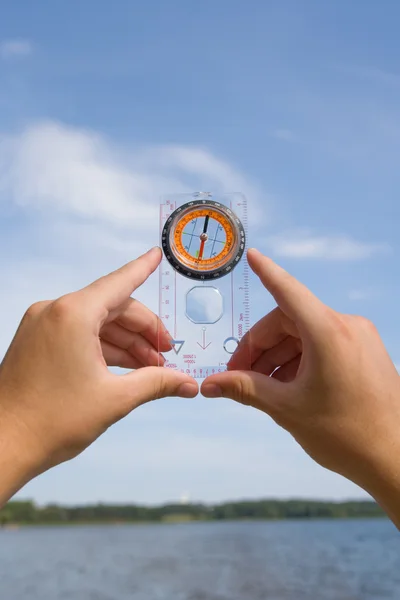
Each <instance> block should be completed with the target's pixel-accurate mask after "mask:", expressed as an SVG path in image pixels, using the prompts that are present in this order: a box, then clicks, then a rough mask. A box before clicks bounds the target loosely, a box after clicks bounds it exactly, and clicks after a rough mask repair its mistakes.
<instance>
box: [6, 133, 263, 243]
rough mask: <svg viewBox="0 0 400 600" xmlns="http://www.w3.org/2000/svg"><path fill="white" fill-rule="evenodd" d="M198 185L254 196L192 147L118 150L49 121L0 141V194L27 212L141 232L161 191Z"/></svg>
mask: <svg viewBox="0 0 400 600" xmlns="http://www.w3.org/2000/svg"><path fill="white" fill-rule="evenodd" d="M204 188H206V189H207V190H208V189H210V188H211V191H216V192H220V191H241V192H243V193H245V194H246V195H247V196H251V197H252V198H254V196H255V195H256V191H255V189H254V188H253V186H251V185H249V183H248V182H247V180H246V179H245V178H244V177H243V176H242V175H240V174H239V173H238V172H237V171H236V170H234V169H233V168H232V167H231V166H230V165H229V164H227V163H226V162H224V161H223V160H220V159H218V158H217V157H215V156H214V155H212V154H211V153H209V152H207V151H206V150H203V149H199V148H196V147H185V146H155V147H151V148H146V149H143V148H140V149H126V148H125V149H122V148H117V147H115V146H113V144H112V143H110V142H109V141H108V140H106V139H105V138H103V137H102V136H100V135H98V134H96V133H94V132H91V131H87V130H82V129H76V128H72V127H67V126H65V125H63V124H60V123H54V122H42V123H36V124H34V125H32V126H31V127H28V128H27V129H24V130H23V131H22V132H21V133H20V134H18V135H15V136H12V137H4V136H3V137H2V138H0V192H1V191H3V195H4V196H7V197H11V199H12V200H13V202H15V203H16V204H17V205H19V206H23V207H25V208H26V209H28V210H29V209H35V210H42V211H46V212H47V211H49V210H50V211H52V213H53V214H54V215H56V214H57V213H58V214H59V215H60V214H64V215H69V216H73V217H76V218H85V219H90V220H92V221H95V222H101V221H102V222H104V223H107V225H108V226H109V225H110V224H112V225H118V226H120V227H124V228H126V227H132V225H133V224H134V225H135V228H136V230H139V229H140V230H141V231H143V230H146V229H149V228H150V229H151V228H152V226H153V224H154V223H155V222H157V219H158V203H159V198H160V195H161V194H166V193H170V192H192V191H196V190H198V189H204Z"/></svg>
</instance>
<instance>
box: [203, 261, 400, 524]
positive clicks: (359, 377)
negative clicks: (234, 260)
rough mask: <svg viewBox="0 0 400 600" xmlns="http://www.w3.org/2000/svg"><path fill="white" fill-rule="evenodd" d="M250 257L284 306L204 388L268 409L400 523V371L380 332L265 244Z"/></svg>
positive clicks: (210, 394)
mask: <svg viewBox="0 0 400 600" xmlns="http://www.w3.org/2000/svg"><path fill="white" fill-rule="evenodd" d="M248 260H249V263H250V266H251V268H252V269H253V271H254V272H255V273H256V274H257V275H258V277H259V278H260V280H261V282H262V283H263V285H264V286H265V288H266V289H267V290H268V291H269V292H270V293H271V294H272V296H273V297H274V299H275V301H276V303H277V307H276V308H275V309H274V310H273V311H272V312H270V313H269V314H268V315H266V316H265V317H264V318H263V319H261V320H260V321H259V322H258V323H257V324H256V325H254V327H253V328H252V330H251V331H250V332H249V334H248V335H246V336H245V337H244V338H243V339H242V341H241V343H240V344H239V346H238V348H237V350H236V352H235V354H234V355H233V356H232V358H231V361H230V363H229V365H228V371H226V372H224V373H220V374H216V375H213V376H211V377H209V378H207V379H206V380H205V381H204V382H203V385H202V388H201V391H202V394H203V395H204V396H206V397H209V398H211V397H226V398H232V399H233V400H236V401H238V402H241V403H243V404H246V405H250V406H253V407H255V408H257V409H259V410H261V411H263V412H265V413H267V414H268V415H269V416H270V417H272V419H273V420H274V421H275V422H276V423H277V424H278V425H280V426H281V427H283V428H284V429H286V430H287V431H289V432H290V433H291V434H292V436H293V437H294V438H295V439H296V440H297V442H298V443H299V444H300V445H301V446H302V447H303V449H304V450H305V451H306V452H307V453H308V454H309V455H310V456H311V457H312V458H313V459H314V460H315V461H316V462H317V463H319V464H320V465H322V466H323V467H325V468H327V469H330V470H331V471H335V472H336V473H339V474H341V475H343V476H344V477H346V478H348V479H349V480H351V481H353V482H354V483H356V484H357V485H359V486H360V487H362V488H363V489H364V490H366V491H367V492H368V493H369V494H371V495H372V496H373V497H374V498H375V499H376V501H377V502H378V503H379V504H380V505H381V506H382V508H383V509H384V510H385V511H386V512H387V514H388V515H389V516H390V518H391V519H392V520H393V522H394V523H395V524H396V525H397V527H398V528H400V458H399V457H400V435H399V432H400V377H399V375H398V373H397V370H396V368H395V366H394V364H393V362H392V360H391V359H390V357H389V355H388V353H387V351H386V349H385V347H384V345H383V343H382V340H381V338H380V336H379V334H378V332H377V330H376V329H375V327H374V325H373V324H372V323H371V322H370V321H368V320H367V319H364V318H362V317H357V316H351V315H345V314H340V313H338V312H335V311H334V310H332V309H331V308H329V307H327V306H326V305H324V304H323V303H322V302H321V301H320V300H318V298H316V297H315V296H314V295H313V294H312V293H311V292H310V291H309V290H308V289H307V288H306V287H304V286H303V285H302V284H301V283H299V282H298V281H297V280H296V279H294V278H293V277H292V276H291V275H289V274H288V273H287V272H286V271H284V270H283V269H282V268H280V267H279V266H278V265H276V264H275V263H274V262H273V261H272V260H270V259H269V258H267V257H265V256H263V255H262V254H261V253H260V252H258V251H257V250H254V249H252V250H249V252H248ZM250 365H251V368H250Z"/></svg>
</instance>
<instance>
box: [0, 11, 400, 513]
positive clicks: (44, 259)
mask: <svg viewBox="0 0 400 600" xmlns="http://www.w3.org/2000/svg"><path fill="white" fill-rule="evenodd" d="M399 17H400V7H399V6H397V4H396V3H395V2H392V1H389V0H386V1H381V2H379V3H378V2H371V1H368V0H365V1H363V2H361V1H359V2H356V1H355V2H347V1H341V0H338V1H336V2H335V3H333V2H332V3H327V2H319V1H317V0H314V1H307V0H304V1H303V2H301V3H300V2H296V1H295V0H293V1H290V0H279V1H278V0H276V1H269V2H264V1H262V0H258V1H257V0H254V1H253V2H251V3H245V2H239V1H237V0H229V1H228V0H217V1H214V2H211V1H204V2H198V3H194V2H184V1H183V0H182V1H179V2H177V1H173V0H172V1H169V2H163V1H162V0H157V1H156V0H147V1H146V2H142V3H138V2H137V3H135V2H129V1H128V0H115V1H113V2H106V1H102V0H96V2H94V1H92V0H85V2H82V1H79V2H78V1H77V0H70V1H69V2H68V3H61V2H55V1H54V0H52V1H50V0H49V1H43V0H42V1H41V0H37V1H36V2H35V3H32V2H29V1H28V0H26V1H25V2H23V1H21V0H15V2H14V3H8V5H7V6H6V5H5V6H4V7H3V8H2V18H1V22H0V204H1V210H2V219H1V221H0V250H1V253H0V269H1V271H2V274H3V277H2V279H3V286H4V287H3V290H5V291H4V292H3V294H2V295H1V306H2V309H3V318H4V323H2V333H1V336H0V346H1V350H2V351H5V349H6V348H7V345H8V343H9V341H10V339H11V337H12V334H13V331H14V329H15V327H16V326H17V324H18V321H19V319H20V317H21V315H22V313H23V311H24V310H25V308H26V306H27V305H28V304H29V303H31V302H33V301H34V300H37V299H40V298H47V297H54V296H56V295H58V294H61V293H63V292H66V291H69V290H70V289H76V288H77V287H79V286H81V285H84V284H85V283H87V282H88V281H91V280H92V279H93V278H95V277H97V276H98V275H101V274H103V273H104V272H107V271H109V270H110V269H112V268H114V267H116V266H119V265H120V264H122V263H123V262H126V261H127V260H130V259H131V258H132V257H134V256H136V255H137V254H138V253H139V252H141V251H142V250H144V249H145V248H147V247H148V246H149V245H153V244H154V243H157V241H158V239H157V236H158V228H157V222H156V220H155V219H154V215H155V214H156V213H157V203H158V198H159V195H160V194H163V193H166V192H170V191H178V192H179V191H189V190H196V189H215V190H222V189H223V190H227V191H232V190H235V191H242V192H244V193H245V194H246V195H247V197H248V200H249V202H250V207H251V210H252V211H253V215H254V217H253V223H252V227H251V245H254V246H257V247H258V248H259V249H260V250H262V251H264V252H266V253H268V254H270V255H271V256H272V257H273V258H275V259H276V260H277V261H278V262H279V263H280V264H282V265H283V266H284V267H286V268H287V269H288V270H289V271H291V272H292V273H293V274H294V275H296V276H297V277H299V278H300V279H301V280H302V281H303V282H305V283H306V284H307V285H308V286H310V288H311V289H312V290H313V291H314V292H315V293H316V294H317V295H318V296H320V297H321V298H322V299H323V300H324V301H326V302H327V303H328V304H330V305H331V306H333V307H335V308H336V309H338V310H341V311H344V312H351V313H361V314H364V315H366V316H368V317H369V318H371V319H372V320H373V321H374V322H375V323H376V325H377V326H378V329H379V331H380V333H381V335H382V337H383V339H384V341H385V343H386V345H387V347H388V349H389V352H390V354H391V356H392V358H393V360H394V361H395V362H396V363H400V342H399V332H398V327H397V324H396V323H397V320H396V317H395V315H396V314H397V307H398V304H399V300H400V283H399V278H398V277H397V273H398V265H397V256H398V248H399V242H398V232H397V230H398V223H399V217H400V204H399V202H398V188H399V184H400V175H399V169H398V168H397V160H398V156H399V151H400V108H399V106H400V102H399V100H400V58H399V56H400V52H399V50H400V42H399V41H398V27H397V24H398V22H399ZM156 286H157V282H156V281H154V280H153V281H151V282H149V284H148V286H146V288H145V289H143V290H142V291H141V297H142V299H143V300H145V301H147V303H148V304H149V306H151V307H152V308H153V309H155V308H156V307H155V306H154V305H153V300H154V290H155V289H156ZM272 306H273V302H272V301H271V298H270V297H269V296H268V295H267V294H266V293H265V292H263V290H262V289H261V288H260V286H259V285H257V283H256V282H254V285H253V305H252V309H253V319H254V320H255V319H257V318H259V317H260V316H261V315H262V314H264V313H265V312H267V311H268V310H269V309H270V308H272ZM183 493H188V494H189V495H190V497H191V498H193V499H194V500H205V501H218V500H223V499H227V498H241V497H261V496H281V497H287V496H312V497H334V498H343V497H357V496H360V495H362V492H361V491H360V490H358V488H356V487H355V486H353V485H352V484H350V483H348V482H346V481H345V480H343V479H342V478H340V477H338V476H336V475H333V474H330V473H328V472H326V471H324V470H323V469H321V468H320V467H318V466H317V465H314V464H313V463H312V462H311V460H310V459H308V457H307V456H305V455H303V453H302V452H301V450H300V449H299V448H298V447H297V445H296V444H295V443H294V442H293V441H292V440H291V438H290V436H289V435H288V434H286V433H285V432H283V431H282V430H281V429H279V428H277V427H276V426H275V425H274V424H273V423H271V421H270V420H269V419H268V417H266V416H264V415H262V414H260V413H257V412H256V411H255V410H253V409H246V408H244V407H241V406H237V405H235V404H233V403H231V402H229V401H227V400H217V401H216V400H214V401H210V400H204V399H202V398H198V399H196V400H195V401H187V400H185V401H182V400H177V399H174V400H172V399H168V400H165V401H163V402H160V403H158V404H157V405H156V404H153V403H152V404H151V405H150V406H146V407H142V408H141V409H139V410H138V411H136V412H135V413H133V414H132V415H131V416H130V417H129V418H128V419H127V420H126V421H124V422H123V423H120V424H118V425H117V426H115V427H114V428H113V429H112V430H111V431H109V432H108V433H107V434H106V435H105V436H104V438H102V439H101V440H99V441H98V442H96V443H95V444H94V445H93V446H92V447H91V448H90V449H89V450H88V451H87V452H86V453H85V454H84V455H83V456H82V457H80V458H79V459H77V460H76V461H74V462H72V463H70V464H67V465H63V466H61V467H59V468H57V469H54V470H53V471H52V472H50V473H48V474H45V475H44V476H42V477H41V478H39V479H38V480H36V481H35V482H33V483H32V484H30V485H29V486H28V487H27V488H26V490H24V491H23V492H22V493H21V495H22V496H23V497H27V496H30V497H33V498H35V499H36V500H37V501H39V502H46V501H50V500H57V501H65V502H69V503H71V502H89V501H97V500H105V501H132V502H135V501H140V502H152V503H156V502H162V501H166V500H175V499H177V498H179V497H180V496H181V494H183Z"/></svg>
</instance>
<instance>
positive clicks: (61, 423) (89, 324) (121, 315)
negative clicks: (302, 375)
mask: <svg viewBox="0 0 400 600" xmlns="http://www.w3.org/2000/svg"><path fill="white" fill-rule="evenodd" d="M160 260H161V251H160V249H159V248H157V249H155V248H153V250H151V251H150V252H148V253H147V254H144V255H143V256H141V257H140V258H138V259H137V260H135V261H132V262H131V263H129V264H127V265H125V266H123V267H122V268H121V269H118V270H117V271H114V272H113V273H111V274H109V275H107V276H105V277H102V278H101V279H99V280H97V281H95V282H94V283H92V284H91V285H89V286H88V287H86V288H84V289H82V290H80V291H78V292H74V293H71V294H67V295H66V296H63V297H61V298H59V299H58V300H55V301H45V302H39V303H37V304H34V305H33V306H32V307H31V308H30V309H28V311H27V313H26V314H25V316H24V318H23V319H22V321H21V324H20V326H19V328H18V331H17V333H16V335H15V337H14V340H13V341H12V343H11V346H10V348H9V349H8V352H7V354H6V356H5V358H4V360H3V362H2V364H1V365H0V472H1V473H2V477H1V480H2V481H1V482H0V504H1V501H2V500H3V501H4V500H6V499H8V497H10V495H12V494H13V493H14V492H15V491H16V490H17V489H19V487H21V486H22V485H24V484H25V483H26V482H27V481H28V480H29V479H31V478H32V477H34V476H35V475H37V474H38V473H40V472H42V471H44V470H46V469H48V468H50V467H52V466H54V465H56V464H58V463H61V462H63V461H65V460H68V459H71V458H73V457H74V456H76V455H77V454H79V453H80V452H82V450H84V449H85V448H86V447H87V446H89V445H90V444H91V443H92V442H93V441H94V440H95V439H96V438H97V437H99V436H100V435H101V434H102V433H103V432H104V431H105V430H106V429H107V428H108V427H109V426H110V425H112V424H113V423H115V422H116V421H118V420H119V419H121V418H122V417H124V416H126V415H127V414H128V413H129V412H131V411H132V410H133V409H134V408H136V407H137V406H139V405H141V404H143V403H145V402H147V401H149V400H154V399H156V398H161V397H163V396H183V397H187V398H189V397H194V396H196V394H197V393H198V385H197V383H196V382H195V381H194V380H193V379H192V378H190V377H189V376H187V375H184V374H183V373H180V372H178V371H173V370H170V369H164V368H159V367H157V366H156V365H158V364H159V353H158V350H157V349H156V348H158V336H160V337H159V344H160V350H161V351H168V350H170V349H171V344H170V341H169V340H170V336H169V334H168V332H167V331H165V329H164V327H163V325H162V324H161V322H160V321H159V319H158V318H157V317H156V316H155V315H154V314H153V313H152V312H151V311H150V310H148V309H147V308H146V307H145V306H143V305H142V304H141V303H140V302H138V301H136V300H134V299H132V298H131V297H130V295H131V293H132V292H133V291H134V290H135V289H136V288H137V287H139V286H140V285H141V284H142V283H143V282H144V281H145V280H146V279H147V278H148V277H149V275H150V274H151V273H153V272H154V271H155V269H156V268H157V266H158V265H159V263H160ZM162 362H163V359H161V363H162ZM107 365H108V366H112V365H114V366H120V367H125V368H128V369H137V370H136V371H134V372H130V373H127V374H123V375H116V374H114V373H111V372H110V371H109V370H108V369H107ZM7 482H8V483H7Z"/></svg>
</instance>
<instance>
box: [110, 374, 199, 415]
mask: <svg viewBox="0 0 400 600" xmlns="http://www.w3.org/2000/svg"><path fill="white" fill-rule="evenodd" d="M120 379H121V385H122V386H123V387H124V391H125V394H126V396H127V406H126V414H127V413H128V412H130V411H131V410H132V409H133V408H136V407H137V406H140V405H141V404H144V403H145V402H149V401H150V400H156V399H158V398H165V397H168V396H180V397H182V398H194V397H195V396H197V394H198V392H199V386H198V384H197V382H196V381H195V380H194V379H192V378H191V377H189V375H186V374H184V373H181V372H180V371H174V370H173V369H167V368H163V367H145V368H144V369H140V371H135V373H128V374H126V375H122V376H121V377H120Z"/></svg>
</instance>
